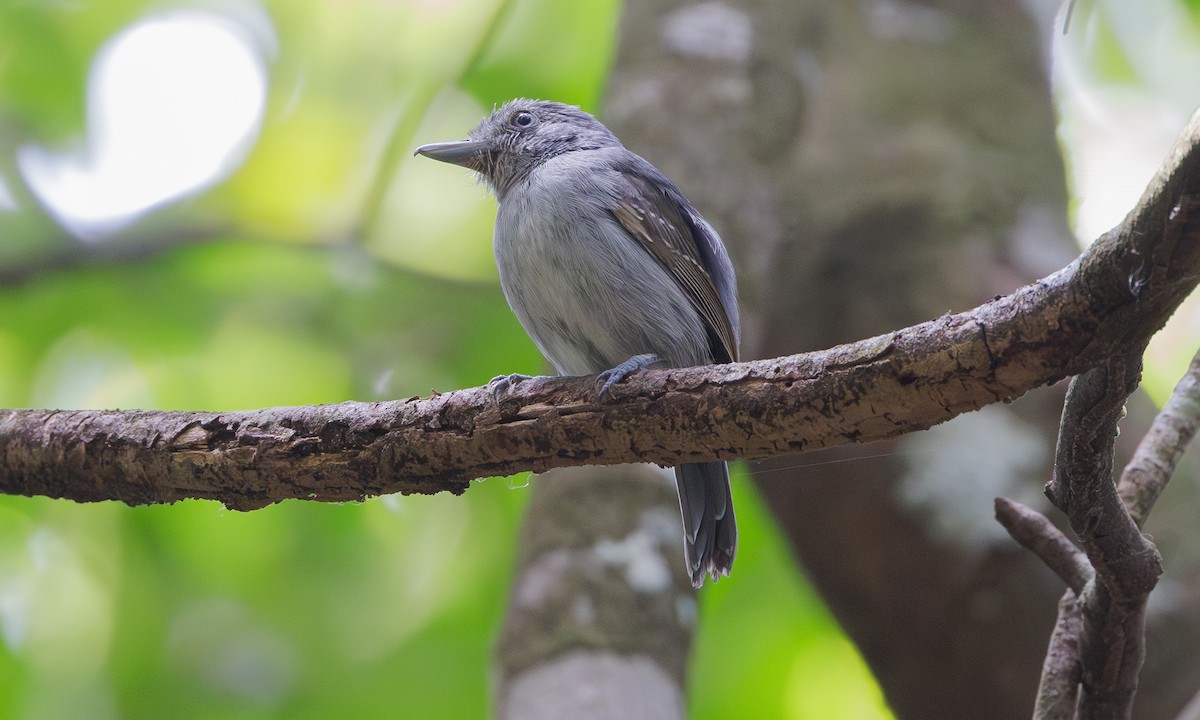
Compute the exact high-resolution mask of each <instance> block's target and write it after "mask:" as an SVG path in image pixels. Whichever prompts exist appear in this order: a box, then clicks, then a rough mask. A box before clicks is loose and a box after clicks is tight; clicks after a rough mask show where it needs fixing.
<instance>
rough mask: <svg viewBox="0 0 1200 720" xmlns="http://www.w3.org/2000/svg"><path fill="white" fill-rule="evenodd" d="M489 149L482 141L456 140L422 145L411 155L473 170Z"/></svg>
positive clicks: (489, 146) (477, 166)
mask: <svg viewBox="0 0 1200 720" xmlns="http://www.w3.org/2000/svg"><path fill="white" fill-rule="evenodd" d="M491 147H492V146H491V145H490V144H489V143H487V142H484V141H482V140H457V141H455V142H441V143H431V144H429V145H422V146H421V147H419V148H417V149H416V150H415V151H414V152H413V155H424V156H425V157H427V158H433V159H434V160H440V161H441V162H444V163H450V164H452V165H462V166H463V167H466V168H471V169H472V170H475V169H478V168H479V166H480V162H479V161H480V159H481V158H482V156H483V154H484V153H486V152H488V151H489V150H491Z"/></svg>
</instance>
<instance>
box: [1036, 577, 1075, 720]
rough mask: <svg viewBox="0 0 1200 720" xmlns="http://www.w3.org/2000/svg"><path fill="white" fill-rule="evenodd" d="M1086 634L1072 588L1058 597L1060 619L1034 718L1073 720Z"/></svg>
mask: <svg viewBox="0 0 1200 720" xmlns="http://www.w3.org/2000/svg"><path fill="white" fill-rule="evenodd" d="M1082 635H1083V611H1082V608H1081V606H1080V600H1079V598H1078V597H1077V596H1076V594H1075V593H1074V592H1072V591H1070V590H1068V591H1067V592H1066V593H1064V594H1063V596H1062V599H1061V600H1059V601H1058V619H1057V620H1056V621H1055V623H1054V632H1052V633H1051V634H1050V645H1049V647H1047V648H1046V659H1045V660H1044V661H1043V662H1042V678H1041V681H1040V682H1039V683H1038V692H1037V700H1036V701H1034V705H1033V708H1034V710H1033V718H1034V720H1074V718H1075V704H1076V703H1077V702H1078V698H1079V675H1080V665H1079V657H1080V644H1079V641H1080V637H1081V636H1082Z"/></svg>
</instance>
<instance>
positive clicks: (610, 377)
mask: <svg viewBox="0 0 1200 720" xmlns="http://www.w3.org/2000/svg"><path fill="white" fill-rule="evenodd" d="M661 359H662V358H660V357H659V356H657V355H655V354H654V353H645V354H643V355H634V356H633V357H631V358H629V359H628V360H626V361H625V362H623V363H621V364H619V365H617V366H616V367H613V368H610V369H608V370H605V371H604V372H602V373H600V374H599V375H597V377H598V378H599V379H600V380H602V381H604V384H603V385H601V386H600V392H598V393H596V399H597V400H598V401H600V402H603V401H604V398H605V397H606V396H607V395H608V389H609V388H611V387H612V386H613V385H616V384H617V383H619V382H621V381H622V380H624V379H625V378H627V377H629V376H630V375H631V374H632V373H635V372H637V371H638V370H645V369H646V368H648V367H650V366H651V365H653V364H654V363H656V362H659V361H660V360H661Z"/></svg>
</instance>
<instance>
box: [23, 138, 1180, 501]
mask: <svg viewBox="0 0 1200 720" xmlns="http://www.w3.org/2000/svg"><path fill="white" fill-rule="evenodd" d="M1198 208H1200V115H1198V116H1196V117H1193V119H1192V121H1191V122H1190V123H1189V125H1188V127H1187V128H1186V130H1185V131H1184V133H1183V135H1182V136H1181V138H1180V140H1179V141H1178V142H1177V144H1176V147H1175V149H1174V150H1173V151H1172V153H1171V155H1170V156H1169V157H1168V159H1167V162H1166V164H1165V165H1164V166H1163V168H1162V170H1160V172H1159V174H1158V175H1157V176H1156V178H1155V180H1154V181H1153V182H1152V183H1151V185H1150V187H1149V188H1148V190H1147V192H1146V194H1145V196H1144V197H1143V198H1142V200H1141V201H1140V202H1139V203H1138V206H1137V208H1136V209H1135V210H1134V212H1133V213H1131V214H1130V216H1129V218H1127V219H1126V221H1125V222H1124V223H1123V224H1122V225H1121V226H1120V227H1118V228H1116V229H1114V230H1112V231H1110V232H1109V233H1107V234H1105V235H1104V236H1103V237H1102V238H1100V239H1099V240H1097V241H1096V243H1094V244H1093V245H1092V247H1091V248H1089V249H1088V250H1087V251H1086V252H1085V253H1084V254H1083V255H1082V256H1080V257H1079V258H1078V259H1077V260H1076V261H1075V262H1073V263H1072V264H1071V265H1069V266H1068V267H1066V268H1064V269H1063V270H1060V271H1059V272H1057V273H1054V274H1053V275H1050V276H1049V277H1047V278H1044V279H1043V280H1041V281H1038V282H1036V283H1034V284H1032V285H1028V286H1026V287H1024V288H1021V289H1019V290H1018V291H1017V292H1015V293H1013V294H1012V295H1009V296H1006V297H1000V298H997V299H996V300H994V301H992V302H989V303H986V304H984V305H981V306H980V307H978V308H975V309H973V310H970V311H968V312H964V313H960V314H957V315H950V314H947V315H945V316H943V317H941V318H939V319H937V320H933V321H930V322H926V323H922V324H920V325H916V326H913V327H910V328H906V329H904V330H900V331H897V332H894V333H891V334H888V335H883V336H879V337H875V338H871V339H867V340H863V341H860V342H857V343H853V344H849V345H843V346H839V347H835V348H832V349H830V350H824V351H821V352H815V353H806V354H802V355H793V356H791V357H784V358H776V359H773V360H760V361H756V362H747V363H735V364H731V365H722V366H710V367H703V368H686V369H673V370H662V371H648V372H645V373H639V374H638V375H637V376H635V377H634V378H632V379H631V380H628V381H626V382H625V383H622V384H621V385H618V386H616V387H615V388H613V391H612V392H611V393H610V395H611V400H610V401H609V402H605V403H603V404H599V403H597V402H596V401H595V396H596V387H595V385H594V383H593V381H592V380H591V379H586V378H561V379H545V378H543V379H538V380H536V381H530V382H524V383H520V384H518V385H517V386H516V387H515V388H513V389H512V390H510V391H509V392H506V393H504V394H503V395H502V396H501V397H500V398H498V400H499V402H497V401H496V400H497V399H495V398H493V396H492V394H491V392H490V391H489V390H488V389H486V388H472V389H468V390H460V391H456V392H452V393H446V394H442V395H436V396H434V397H431V398H425V399H415V398H414V399H410V400H407V401H396V402H386V403H357V402H348V403H341V404H338V405H328V406H310V407H297V408H270V409H266V410H257V411H250V412H229V413H188V412H153V411H52V410H9V411H4V412H0V472H2V475H0V491H3V492H6V493H13V494H25V495H35V494H36V495H48V496H51V497H66V498H73V499H76V500H81V501H94V500H107V499H111V500H120V501H123V502H126V503H130V504H146V503H162V502H173V501H175V500H179V499H182V498H209V499H215V500H220V501H222V502H224V503H225V504H226V505H228V506H230V507H233V508H237V509H253V508H256V507H262V506H264V505H267V504H270V503H273V502H277V501H279V500H283V499H286V498H309V499H316V500H347V499H354V498H361V497H364V496H370V495H378V494H384V493H392V492H404V493H413V492H419V493H432V492H438V491H442V490H449V491H451V492H456V493H457V492H462V491H463V490H465V489H466V487H467V485H468V482H469V480H471V479H473V478H478V477H485V476H491V475H508V474H513V473H517V472H522V471H526V470H532V471H535V472H540V471H544V470H547V469H549V468H553V467H563V466H570V465H584V464H616V463H625V462H635V461H643V462H646V461H648V462H657V463H660V464H664V465H675V464H678V463H680V462H685V461H687V462H691V461H698V460H710V459H715V458H725V459H730V458H739V457H744V458H752V457H765V456H768V455H775V454H780V453H787V452H799V451H804V450H813V449H817V448H822V447H830V446H833V445H840V444H845V443H851V442H868V441H871V440H878V439H883V438H888V437H894V436H897V435H900V434H903V433H907V432H912V431H914V430H921V429H925V428H928V427H931V426H933V425H935V424H937V423H940V422H943V421H945V420H949V419H950V418H952V417H955V416H957V415H959V414H962V413H964V412H969V411H971V410H976V409H978V408H981V407H983V406H985V405H988V404H991V403H994V402H999V401H1007V400H1011V399H1013V398H1016V397H1019V396H1020V395H1022V394H1024V393H1025V392H1027V391H1028V390H1030V389H1032V388H1035V387H1039V386H1042V385H1046V384H1049V383H1053V382H1055V381H1057V380H1060V379H1062V378H1064V377H1067V376H1070V375H1075V374H1078V373H1081V372H1084V371H1086V370H1088V369H1089V368H1092V367H1095V366H1097V365H1100V364H1102V363H1104V362H1105V361H1106V360H1107V358H1109V357H1110V356H1112V355H1114V354H1121V355H1124V354H1125V353H1127V352H1128V349H1129V348H1131V347H1142V346H1144V344H1145V342H1146V340H1147V339H1148V338H1149V337H1150V336H1151V335H1152V334H1153V333H1154V332H1155V331H1157V330H1158V329H1159V328H1160V327H1161V326H1162V324H1163V323H1164V322H1165V321H1166V319H1167V317H1169V316H1170V314H1171V313H1172V312H1173V311H1174V309H1175V308H1176V307H1177V306H1178V305H1179V303H1180V302H1181V301H1182V300H1183V299H1184V298H1185V297H1186V296H1187V295H1188V294H1189V293H1190V292H1191V290H1192V289H1193V288H1194V287H1195V285H1196V283H1197V281H1198V280H1200V210H1198Z"/></svg>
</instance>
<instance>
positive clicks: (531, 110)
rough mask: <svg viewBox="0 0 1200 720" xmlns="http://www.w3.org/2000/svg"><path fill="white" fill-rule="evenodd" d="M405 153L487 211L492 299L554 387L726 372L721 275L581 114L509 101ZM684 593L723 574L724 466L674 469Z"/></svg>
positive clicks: (727, 525) (631, 159) (694, 224)
mask: <svg viewBox="0 0 1200 720" xmlns="http://www.w3.org/2000/svg"><path fill="white" fill-rule="evenodd" d="M417 152H418V153H420V154H423V155H426V156H428V157H431V158H433V159H435V160H442V161H444V162H451V163H454V164H457V165H462V166H464V167H468V168H471V169H472V170H475V171H476V172H478V173H479V174H480V175H481V176H482V177H483V178H484V179H485V180H486V181H487V183H488V185H489V186H491V188H492V190H493V191H494V192H495V194H496V198H497V200H498V201H499V204H500V207H499V211H498V213H497V215H496V229H495V235H494V238H493V240H494V248H495V254H496V263H497V265H498V266H499V269H500V284H501V286H502V287H503V289H504V295H505V297H506V298H507V299H508V303H509V305H510V306H511V307H512V309H513V312H515V313H516V315H517V318H518V319H519V320H520V321H521V325H522V326H523V327H524V328H525V331H526V332H527V333H529V336H530V337H531V338H532V339H533V341H534V343H536V344H537V346H538V348H539V349H540V350H541V351H542V354H544V355H545V356H546V357H547V358H548V359H549V360H550V362H551V363H553V364H554V367H555V368H556V369H557V370H558V372H559V373H560V374H563V375H591V374H594V373H599V372H604V371H607V370H610V369H611V368H614V367H616V366H618V365H620V364H621V363H624V362H626V361H627V360H629V359H630V358H631V357H633V356H637V355H645V354H652V355H655V356H657V358H658V359H660V360H661V361H662V362H663V363H665V364H666V365H668V366H671V367H687V366H692V365H707V364H710V363H725V362H732V361H734V360H737V342H738V341H737V337H738V311H737V301H736V287H735V281H734V274H733V266H732V264H731V263H730V261H729V256H728V255H727V254H726V251H725V247H724V245H722V243H721V239H720V237H718V235H717V233H716V232H715V231H714V230H713V229H712V227H710V226H709V224H708V223H707V222H705V220H704V218H702V217H701V216H700V213H699V212H697V211H696V209H695V208H694V207H693V206H692V204H691V203H690V202H688V200H687V198H685V197H684V196H683V193H681V192H680V191H679V189H678V188H677V187H675V185H674V184H673V183H672V182H671V181H670V180H668V179H667V178H666V177H665V176H664V175H663V174H662V173H660V172H659V171H658V170H657V169H655V168H654V166H652V165H651V164H650V163H648V162H646V161H645V160H644V159H642V158H641V157H639V156H638V155H636V154H634V153H632V152H630V151H629V150H627V149H625V147H623V146H622V145H621V143H620V141H619V140H617V138H616V137H615V136H614V135H613V134H612V133H611V132H610V131H609V130H608V128H606V127H604V125H602V124H601V123H600V122H599V121H598V120H596V119H595V118H594V117H592V116H591V115H589V114H587V113H585V112H583V111H581V110H579V109H578V108H575V107H571V106H569V105H563V104H562V103H555V102H544V101H534V100H514V101H512V102H510V103H508V104H506V105H505V106H503V107H501V108H499V109H498V110H496V111H495V112H493V113H492V114H491V116H489V117H488V118H486V119H485V120H484V121H483V122H481V123H480V124H479V126H478V127H476V128H475V129H474V130H473V131H472V132H471V135H470V139H469V140H466V141H462V142H452V143H437V144H434V145H425V146H422V147H420V148H418V149H417ZM675 477H676V484H677V486H678V489H679V504H680V509H681V512H682V515H683V525H684V536H685V537H684V540H685V542H684V557H685V561H686V563H687V568H688V573H689V575H690V576H691V579H692V584H693V585H694V586H696V587H699V586H700V585H701V584H702V583H703V581H704V576H705V574H711V575H712V576H713V578H714V579H715V578H716V577H718V576H721V575H727V574H728V573H729V570H730V567H731V566H732V564H733V556H734V552H735V550H736V547H737V528H736V524H735V522H734V517H733V501H732V498H731V497H730V492H729V471H728V468H727V466H726V464H725V463H724V462H708V463H692V464H685V465H681V466H679V467H677V468H675Z"/></svg>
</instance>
